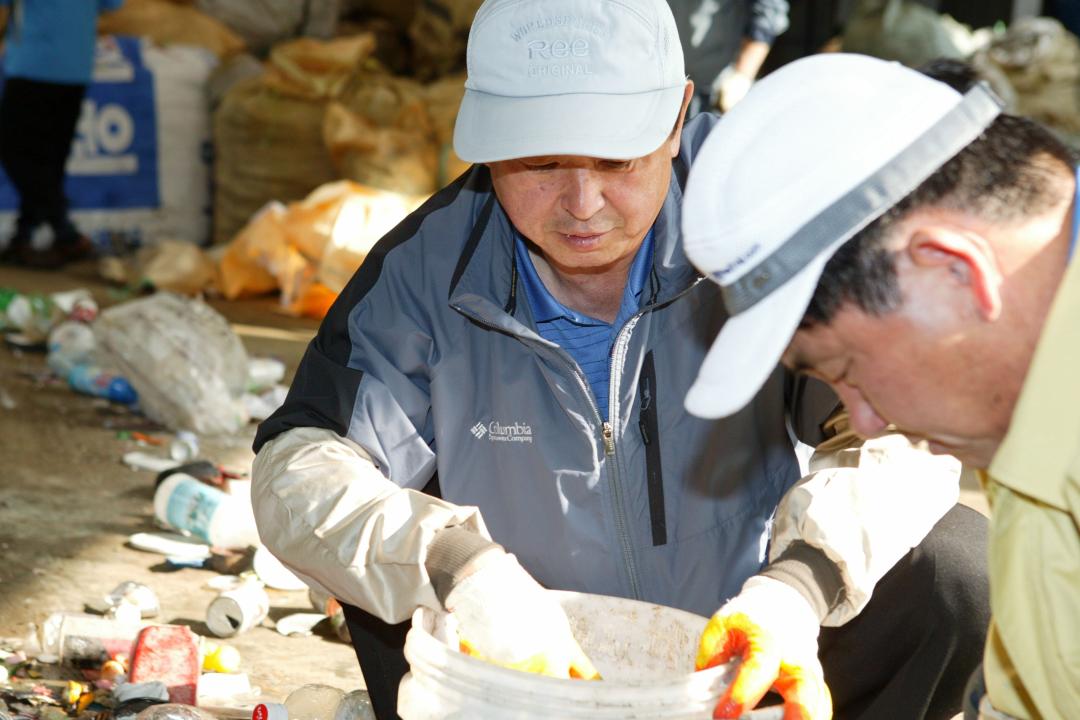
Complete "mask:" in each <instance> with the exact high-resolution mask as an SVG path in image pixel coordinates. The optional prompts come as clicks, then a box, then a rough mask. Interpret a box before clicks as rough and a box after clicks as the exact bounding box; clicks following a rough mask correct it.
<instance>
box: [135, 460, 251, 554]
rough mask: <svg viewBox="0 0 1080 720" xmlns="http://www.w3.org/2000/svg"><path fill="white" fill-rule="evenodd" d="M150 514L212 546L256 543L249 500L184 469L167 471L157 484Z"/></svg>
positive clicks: (245, 545)
mask: <svg viewBox="0 0 1080 720" xmlns="http://www.w3.org/2000/svg"><path fill="white" fill-rule="evenodd" d="M154 516H155V517H156V518H157V519H158V520H160V521H161V522H163V523H165V524H166V525H168V526H169V527H171V528H175V529H176V530H179V531H181V532H184V533H188V534H191V535H193V536H195V537H197V538H199V539H200V540H204V541H206V542H207V543H209V544H210V545H212V546H214V547H223V548H234V549H243V548H246V547H248V546H249V545H258V544H259V532H258V530H257V529H256V527H255V516H254V514H253V512H252V510H251V504H250V503H248V502H244V500H242V499H241V498H238V497H236V496H234V495H230V494H228V493H224V492H222V491H220V490H218V489H217V488H214V487H210V486H209V485H206V484H205V483H201V482H199V481H198V480H196V479H195V478H193V477H191V476H190V475H186V474H184V473H175V474H173V475H170V476H169V477H167V478H166V479H165V481H164V482H162V483H161V484H160V485H158V488H157V490H156V491H155V492H154Z"/></svg>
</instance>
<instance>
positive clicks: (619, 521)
mask: <svg viewBox="0 0 1080 720" xmlns="http://www.w3.org/2000/svg"><path fill="white" fill-rule="evenodd" d="M699 282H700V281H699ZM696 285H697V283H696V282H695V283H691V284H690V286H689V287H687V288H686V289H684V290H683V291H682V292H680V293H678V294H676V295H675V296H674V297H672V298H671V299H670V300H666V301H665V302H664V303H663V304H664V305H667V304H669V303H672V302H675V301H676V300H678V299H679V298H681V297H682V296H683V295H685V294H686V293H688V292H690V291H691V290H692V289H693V288H694V287H695V286H696ZM656 307H658V305H657V304H655V303H653V304H649V305H646V306H645V307H644V308H641V309H640V310H638V311H637V312H636V313H635V314H634V315H632V316H631V317H630V319H629V320H627V321H626V323H625V324H624V325H623V326H622V327H621V328H620V329H619V332H618V334H617V335H616V336H615V342H614V343H613V344H612V346H611V366H610V367H609V368H608V398H609V399H610V400H609V402H610V403H611V404H610V406H609V408H608V422H605V423H604V424H603V428H604V449H605V451H606V452H607V454H608V456H609V457H610V458H611V463H610V464H611V466H612V470H611V488H612V494H613V495H614V500H613V504H614V505H615V534H616V535H617V536H618V538H619V545H620V547H621V548H622V552H623V561H624V562H625V563H626V571H627V574H628V575H629V576H630V588H631V590H632V591H633V593H634V598H635V599H638V600H640V599H641V583H640V580H639V579H638V570H637V563H635V562H634V554H633V549H632V546H631V544H630V535H629V533H627V531H626V525H627V521H626V508H625V506H624V504H623V497H622V496H623V492H622V484H621V483H620V482H619V473H618V462H617V458H616V456H615V431H614V427H615V421H616V419H617V418H618V416H619V392H618V389H619V381H620V378H621V375H622V372H621V370H622V367H623V365H624V361H625V358H626V348H627V346H628V345H629V344H630V335H631V334H632V332H633V329H634V328H635V327H637V324H638V321H639V320H640V319H641V317H642V316H643V315H644V314H645V313H647V312H650V311H651V310H653V309H654V308H656ZM586 393H587V394H588V395H589V399H590V400H591V399H592V394H591V393H588V388H586ZM593 404H594V405H595V403H593Z"/></svg>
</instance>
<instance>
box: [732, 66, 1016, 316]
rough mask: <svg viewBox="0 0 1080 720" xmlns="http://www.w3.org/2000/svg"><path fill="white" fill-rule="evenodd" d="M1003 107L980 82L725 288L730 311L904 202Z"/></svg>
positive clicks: (749, 303) (765, 292)
mask: <svg viewBox="0 0 1080 720" xmlns="http://www.w3.org/2000/svg"><path fill="white" fill-rule="evenodd" d="M1002 107H1003V103H1002V101H1001V100H1000V99H999V98H998V97H997V95H995V94H994V92H993V91H992V90H991V89H990V87H989V86H988V85H986V84H985V83H979V84H978V85H976V86H974V87H973V88H972V89H971V90H969V91H968V92H967V93H966V94H965V95H964V97H963V99H962V100H961V101H960V103H959V104H958V105H957V106H956V107H955V108H953V109H952V110H950V111H949V112H948V113H947V114H946V115H945V116H943V117H942V118H941V119H940V120H938V121H937V122H936V123H935V124H934V125H932V126H931V127H930V128H929V129H928V130H927V131H926V132H924V133H923V134H922V135H920V136H919V137H918V138H916V139H915V141H914V142H912V143H911V144H910V145H908V146H907V147H906V148H904V149H903V150H901V151H900V152H899V153H898V154H897V155H896V156H895V157H893V159H892V160H890V161H889V162H888V163H886V164H885V165H884V166H882V167H881V168H880V169H879V170H878V171H877V172H875V173H874V174H872V175H871V176H870V177H868V178H867V179H866V180H864V181H863V182H861V183H860V184H859V185H857V186H856V187H855V188H854V189H852V190H851V191H850V192H848V193H847V194H845V195H844V196H843V197H841V198H840V199H839V200H837V201H836V202H834V203H833V204H832V205H830V206H829V207H827V208H825V209H824V210H822V211H821V212H820V213H818V214H817V216H815V217H814V218H812V219H811V220H810V221H809V222H807V223H806V224H805V225H803V226H802V227H801V228H799V230H798V231H796V232H795V234H794V235H792V236H791V237H790V238H789V239H788V240H787V241H785V242H784V244H782V245H781V246H780V247H778V248H777V249H776V250H774V251H773V252H772V254H770V255H769V256H768V257H767V258H765V259H764V260H762V261H761V262H760V263H759V264H758V265H757V266H756V267H754V268H753V269H752V270H750V271H749V272H747V273H745V274H744V275H741V276H740V277H739V278H738V279H737V280H735V281H734V282H732V283H731V284H729V285H724V286H722V287H721V288H720V290H721V293H722V294H723V298H724V306H725V307H726V308H727V311H728V314H729V315H737V314H738V313H741V312H745V311H746V310H748V309H750V308H751V307H753V306H754V305H755V304H756V303H757V302H759V301H760V300H762V299H763V298H765V297H767V296H768V295H769V294H770V293H771V292H773V291H774V290H776V289H777V288H779V287H780V286H781V285H783V284H784V283H786V282H787V281H788V280H790V279H791V278H792V277H793V276H794V275H795V274H796V273H798V272H799V271H800V270H802V269H803V268H805V267H806V266H807V265H808V264H809V263H810V262H811V261H812V260H813V259H814V258H815V257H817V256H818V255H819V254H820V253H822V252H824V251H825V250H827V249H828V248H829V247H838V246H839V245H840V244H841V243H843V242H844V241H846V240H848V239H850V238H851V237H852V236H854V235H855V233H857V232H859V231H860V230H862V229H863V228H865V227H866V226H867V225H869V224H870V223H871V222H873V221H874V220H875V219H876V218H877V217H879V216H880V215H882V214H883V213H884V212H885V211H886V210H888V209H889V208H891V207H892V206H893V205H895V204H896V203H898V202H900V201H901V200H903V199H904V198H905V197H906V196H907V195H908V194H909V193H911V192H912V191H913V190H915V188H917V187H918V186H919V185H920V184H921V183H922V182H923V181H924V180H926V179H927V178H928V177H930V176H931V175H932V174H933V173H934V172H935V171H936V170H937V169H938V168H940V167H941V166H942V165H944V164H945V163H946V162H947V161H948V160H950V159H951V158H953V157H954V156H956V154H957V153H959V152H960V151H961V150H963V149H964V148H965V147H967V146H968V145H970V144H971V143H972V142H973V141H974V140H975V139H976V138H978V137H979V135H981V134H982V132H983V131H984V130H985V129H986V128H987V127H988V126H989V125H990V123H992V122H993V121H994V118H996V117H997V116H998V115H1000V114H1001V111H1002ZM716 279H717V280H719V277H717V278H716Z"/></svg>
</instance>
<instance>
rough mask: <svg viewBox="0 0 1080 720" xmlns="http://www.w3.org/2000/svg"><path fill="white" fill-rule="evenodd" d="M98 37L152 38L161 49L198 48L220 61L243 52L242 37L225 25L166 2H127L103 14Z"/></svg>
mask: <svg viewBox="0 0 1080 720" xmlns="http://www.w3.org/2000/svg"><path fill="white" fill-rule="evenodd" d="M98 34H100V35H134V36H141V37H149V38H151V39H152V40H153V41H154V42H155V43H157V44H158V45H197V46H199V47H204V48H206V49H208V50H210V51H211V52H213V53H214V54H215V55H217V56H218V57H219V58H225V57H228V56H230V55H232V54H234V53H238V52H241V51H243V50H244V41H243V40H242V39H240V36H239V35H237V34H236V33H234V32H233V31H232V30H230V29H229V28H227V27H226V26H225V25H223V24H222V23H220V22H218V21H217V20H215V19H214V18H212V17H210V16H208V15H205V14H204V13H202V12H200V11H199V10H196V9H195V8H193V7H187V6H185V5H179V4H176V3H171V2H167V1H166V0H126V2H124V4H123V5H122V6H120V8H119V9H118V10H114V11H112V12H107V13H102V15H101V17H100V19H99V20H98Z"/></svg>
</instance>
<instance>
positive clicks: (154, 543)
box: [128, 532, 210, 560]
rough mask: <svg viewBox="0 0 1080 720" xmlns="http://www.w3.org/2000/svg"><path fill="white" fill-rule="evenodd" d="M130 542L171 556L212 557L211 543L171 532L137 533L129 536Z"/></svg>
mask: <svg viewBox="0 0 1080 720" xmlns="http://www.w3.org/2000/svg"><path fill="white" fill-rule="evenodd" d="M128 544H129V545H131V547H133V548H135V549H136V550H145V551H146V552H152V553H158V554H159V555H167V556H169V557H177V558H195V559H199V560H203V559H206V558H208V557H210V546H209V545H207V544H205V543H201V542H199V541H197V540H192V539H191V538H188V537H184V536H183V535H178V534H176V533H170V532H144V533H135V534H134V535H132V536H131V537H129V538H128Z"/></svg>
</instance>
